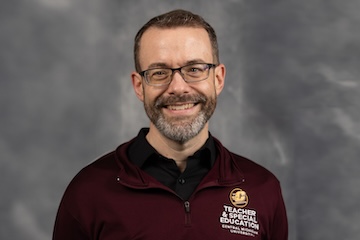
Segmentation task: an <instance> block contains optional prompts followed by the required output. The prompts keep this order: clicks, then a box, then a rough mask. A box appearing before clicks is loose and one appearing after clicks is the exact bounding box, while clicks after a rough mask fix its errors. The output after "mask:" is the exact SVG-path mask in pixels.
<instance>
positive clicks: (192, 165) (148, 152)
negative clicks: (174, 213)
mask: <svg viewBox="0 0 360 240" xmlns="http://www.w3.org/2000/svg"><path fill="white" fill-rule="evenodd" d="M148 132H149V129H148V128H143V129H141V130H140V132H139V134H138V136H137V138H136V140H135V141H134V142H133V143H132V144H131V146H130V148H129V150H128V156H129V159H130V161H132V162H133V163H134V164H135V165H137V166H138V167H140V168H141V169H142V170H144V171H145V172H146V173H148V174H149V175H151V176H152V177H154V178H155V179H156V180H158V181H159V182H161V183H162V184H164V185H165V186H167V187H169V188H171V189H172V190H174V191H175V192H176V193H177V194H178V195H179V196H180V197H181V198H182V199H183V200H188V199H189V197H190V195H191V194H192V193H193V192H194V191H195V188H196V187H197V186H198V185H199V183H200V181H201V180H202V179H203V177H204V176H205V175H206V174H207V173H208V171H209V170H210V169H211V167H212V166H213V165H214V162H215V159H216V148H215V143H214V139H213V137H212V136H211V135H210V133H209V138H208V139H207V141H206V143H205V144H204V146H202V147H201V148H200V149H199V150H198V151H197V152H195V154H194V155H193V156H189V157H188V159H187V165H186V169H185V171H184V172H182V173H181V172H180V170H179V168H178V167H177V165H176V163H175V161H174V160H173V159H168V158H166V157H164V156H161V155H160V154H159V153H158V152H157V151H156V150H155V149H154V148H153V147H152V146H151V145H150V144H149V142H148V141H147V140H146V138H145V136H146V134H147V133H148Z"/></svg>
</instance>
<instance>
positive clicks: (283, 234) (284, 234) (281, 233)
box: [269, 185, 288, 240]
mask: <svg viewBox="0 0 360 240" xmlns="http://www.w3.org/2000/svg"><path fill="white" fill-rule="evenodd" d="M271 225H272V227H271V236H270V237H269V239H271V240H287V239H288V220H287V214H286V208H285V204H284V200H283V197H282V193H281V189H280V185H279V190H278V198H277V204H276V206H275V211H274V217H273V221H272V224H271Z"/></svg>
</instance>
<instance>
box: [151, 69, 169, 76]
mask: <svg viewBox="0 0 360 240" xmlns="http://www.w3.org/2000/svg"><path fill="white" fill-rule="evenodd" d="M166 74H167V71H165V70H164V69H157V70H153V71H152V72H151V76H162V75H166Z"/></svg>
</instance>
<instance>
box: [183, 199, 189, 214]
mask: <svg viewBox="0 0 360 240" xmlns="http://www.w3.org/2000/svg"><path fill="white" fill-rule="evenodd" d="M184 206H185V212H187V213H189V212H190V202H189V201H186V202H184Z"/></svg>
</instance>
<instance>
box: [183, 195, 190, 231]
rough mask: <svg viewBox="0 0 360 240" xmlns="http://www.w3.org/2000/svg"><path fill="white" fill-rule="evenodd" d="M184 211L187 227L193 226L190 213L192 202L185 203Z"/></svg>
mask: <svg viewBox="0 0 360 240" xmlns="http://www.w3.org/2000/svg"><path fill="white" fill-rule="evenodd" d="M184 210H185V226H190V225H191V211H190V202H189V201H185V202H184Z"/></svg>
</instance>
